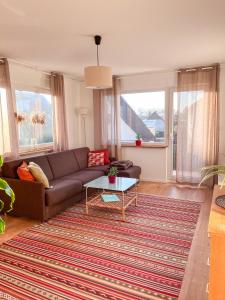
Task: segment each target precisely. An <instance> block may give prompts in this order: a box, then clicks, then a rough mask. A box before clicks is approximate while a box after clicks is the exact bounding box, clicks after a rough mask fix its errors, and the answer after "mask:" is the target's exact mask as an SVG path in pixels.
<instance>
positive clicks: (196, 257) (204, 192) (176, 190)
mask: <svg viewBox="0 0 225 300" xmlns="http://www.w3.org/2000/svg"><path fill="white" fill-rule="evenodd" d="M139 192H142V193H147V194H155V195H165V196H170V197H174V198H179V199H184V200H193V201H201V202H203V203H202V209H201V212H200V216H199V220H198V224H197V228H196V231H195V235H194V239H193V243H192V247H191V251H190V254H189V258H188V262H187V266H186V271H185V275H184V280H183V284H182V288H181V292H180V297H179V300H207V298H208V297H207V293H206V285H207V282H208V271H209V267H208V266H207V259H208V256H209V241H208V235H207V227H208V219H209V212H210V205H211V197H212V191H210V190H208V189H206V188H203V189H198V188H196V187H191V186H184V185H177V184H173V183H152V182H141V184H140V187H139ZM6 222H7V229H6V232H5V234H4V235H2V236H0V244H1V243H3V242H4V241H6V240H8V239H10V238H12V237H13V236H15V235H17V234H19V233H20V232H22V231H24V230H25V229H27V228H29V227H30V226H32V225H34V224H38V222H37V221H34V220H29V219H25V218H13V217H9V216H7V218H6Z"/></svg>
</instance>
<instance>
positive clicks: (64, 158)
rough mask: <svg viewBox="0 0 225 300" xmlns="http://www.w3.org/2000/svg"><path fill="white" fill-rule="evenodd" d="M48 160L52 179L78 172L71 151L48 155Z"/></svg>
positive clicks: (77, 166) (78, 168) (75, 160)
mask: <svg viewBox="0 0 225 300" xmlns="http://www.w3.org/2000/svg"><path fill="white" fill-rule="evenodd" d="M48 160H49V163H50V166H51V169H52V173H53V176H54V178H60V177H63V176H65V175H69V174H71V173H74V172H76V171H79V170H80V167H79V164H78V162H77V159H76V157H75V155H74V153H73V151H72V150H68V151H63V152H58V153H53V154H49V155H48Z"/></svg>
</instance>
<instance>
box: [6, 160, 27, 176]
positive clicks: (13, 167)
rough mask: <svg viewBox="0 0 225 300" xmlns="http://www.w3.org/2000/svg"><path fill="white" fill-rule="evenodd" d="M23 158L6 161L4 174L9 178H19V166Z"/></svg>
mask: <svg viewBox="0 0 225 300" xmlns="http://www.w3.org/2000/svg"><path fill="white" fill-rule="evenodd" d="M22 162H23V160H22V159H17V160H12V161H6V162H4V164H3V166H2V176H3V177H7V178H18V175H17V168H18V167H19V166H20V165H21V164H22Z"/></svg>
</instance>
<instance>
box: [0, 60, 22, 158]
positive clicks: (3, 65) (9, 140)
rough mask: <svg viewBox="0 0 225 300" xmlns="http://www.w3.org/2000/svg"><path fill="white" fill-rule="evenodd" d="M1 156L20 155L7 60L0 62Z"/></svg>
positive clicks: (11, 156)
mask: <svg viewBox="0 0 225 300" xmlns="http://www.w3.org/2000/svg"><path fill="white" fill-rule="evenodd" d="M0 88H1V89H2V90H1V96H0V155H3V156H4V158H5V159H7V158H16V157H18V153H19V146H18V135H17V125H16V119H15V113H14V112H15V111H16V110H15V109H14V98H13V93H12V88H11V81H10V74H9V64H8V61H7V59H5V58H4V59H1V62H0Z"/></svg>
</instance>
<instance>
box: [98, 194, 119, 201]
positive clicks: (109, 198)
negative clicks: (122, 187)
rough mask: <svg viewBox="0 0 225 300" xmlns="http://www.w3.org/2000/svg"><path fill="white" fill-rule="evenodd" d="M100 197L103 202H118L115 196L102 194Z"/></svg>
mask: <svg viewBox="0 0 225 300" xmlns="http://www.w3.org/2000/svg"><path fill="white" fill-rule="evenodd" d="M101 197H102V200H103V201H104V202H117V201H120V198H119V197H118V196H117V195H115V194H110V195H107V194H102V195H101Z"/></svg>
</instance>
